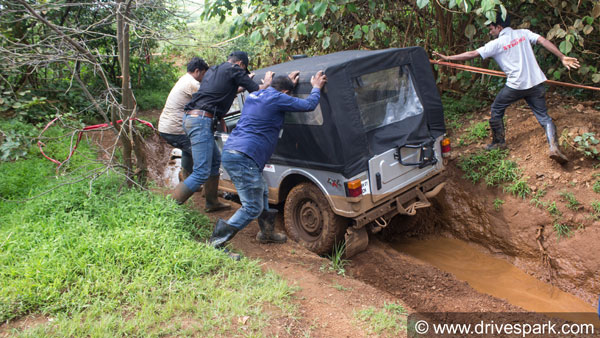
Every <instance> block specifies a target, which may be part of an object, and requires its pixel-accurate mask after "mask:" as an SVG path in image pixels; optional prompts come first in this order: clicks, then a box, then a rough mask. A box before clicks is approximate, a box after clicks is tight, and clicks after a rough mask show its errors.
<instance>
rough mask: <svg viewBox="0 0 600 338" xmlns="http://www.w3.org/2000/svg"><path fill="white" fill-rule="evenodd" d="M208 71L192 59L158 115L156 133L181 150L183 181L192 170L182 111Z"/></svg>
mask: <svg viewBox="0 0 600 338" xmlns="http://www.w3.org/2000/svg"><path fill="white" fill-rule="evenodd" d="M207 69H208V65H207V64H206V62H205V61H204V60H203V59H201V58H199V57H194V58H192V59H191V60H190V62H188V64H187V73H185V74H184V75H183V76H182V77H180V78H179V80H178V81H177V83H176V84H175V86H173V88H172V89H171V92H169V96H168V97H167V102H166V103H165V107H164V108H163V111H162V113H161V114H160V119H159V121H158V132H159V134H160V136H161V137H162V138H163V139H165V141H167V143H168V144H169V145H171V146H173V147H175V148H179V149H181V171H182V175H181V177H183V179H185V178H187V177H188V176H189V175H190V174H191V173H192V170H193V168H194V161H193V159H192V145H191V144H190V139H189V138H188V137H187V135H186V134H185V131H184V130H183V125H182V123H183V115H184V112H183V109H184V107H185V105H186V104H188V102H190V100H191V99H192V95H194V93H195V92H197V91H198V88H200V82H202V78H203V77H204V74H205V73H206V70H207Z"/></svg>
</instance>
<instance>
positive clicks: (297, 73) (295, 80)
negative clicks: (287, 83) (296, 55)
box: [288, 70, 300, 86]
mask: <svg viewBox="0 0 600 338" xmlns="http://www.w3.org/2000/svg"><path fill="white" fill-rule="evenodd" d="M288 77H289V78H290V80H292V82H293V83H294V86H295V85H297V84H298V79H299V78H300V71H299V70H295V71H293V72H291V73H290V75H288Z"/></svg>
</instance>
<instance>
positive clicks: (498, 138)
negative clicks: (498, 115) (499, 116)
mask: <svg viewBox="0 0 600 338" xmlns="http://www.w3.org/2000/svg"><path fill="white" fill-rule="evenodd" d="M490 129H491V130H492V143H490V144H488V145H487V146H486V147H485V150H488V151H489V150H494V149H506V140H505V138H504V121H502V120H490Z"/></svg>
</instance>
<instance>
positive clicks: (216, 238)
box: [208, 218, 240, 249]
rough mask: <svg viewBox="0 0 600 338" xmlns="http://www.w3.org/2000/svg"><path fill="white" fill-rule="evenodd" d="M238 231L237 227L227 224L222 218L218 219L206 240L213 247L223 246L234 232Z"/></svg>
mask: <svg viewBox="0 0 600 338" xmlns="http://www.w3.org/2000/svg"><path fill="white" fill-rule="evenodd" d="M238 231H240V230H239V229H238V228H236V227H234V226H232V225H229V224H228V223H227V222H225V221H224V220H222V219H220V218H219V220H218V221H217V224H215V229H214V230H213V233H212V236H210V239H209V240H208V241H209V243H210V245H211V246H212V247H213V248H217V249H220V248H222V247H224V246H225V244H226V243H227V242H228V241H229V240H230V239H232V238H233V236H235V234H237V233H238Z"/></svg>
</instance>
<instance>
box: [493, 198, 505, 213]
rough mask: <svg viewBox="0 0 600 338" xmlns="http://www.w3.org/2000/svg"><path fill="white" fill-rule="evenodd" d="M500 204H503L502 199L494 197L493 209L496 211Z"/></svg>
mask: <svg viewBox="0 0 600 338" xmlns="http://www.w3.org/2000/svg"><path fill="white" fill-rule="evenodd" d="M502 204H504V200H501V199H499V198H496V199H495V200H494V210H496V211H498V210H500V207H501V206H502Z"/></svg>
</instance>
